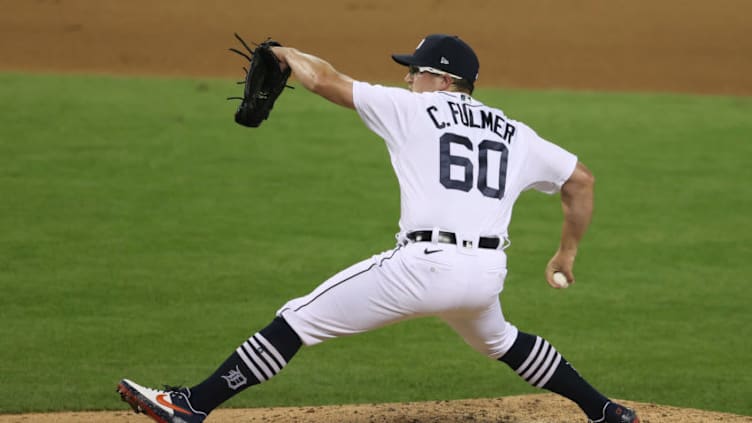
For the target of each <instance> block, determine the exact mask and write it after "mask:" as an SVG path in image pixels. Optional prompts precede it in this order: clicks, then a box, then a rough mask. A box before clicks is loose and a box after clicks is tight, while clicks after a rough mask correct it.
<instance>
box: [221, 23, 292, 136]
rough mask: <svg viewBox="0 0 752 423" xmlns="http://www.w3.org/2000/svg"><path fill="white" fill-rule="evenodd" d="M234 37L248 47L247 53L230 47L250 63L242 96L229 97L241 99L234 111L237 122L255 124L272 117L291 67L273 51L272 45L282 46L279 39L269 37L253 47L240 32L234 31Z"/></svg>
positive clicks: (257, 124) (255, 125) (251, 125)
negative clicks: (271, 113) (241, 36)
mask: <svg viewBox="0 0 752 423" xmlns="http://www.w3.org/2000/svg"><path fill="white" fill-rule="evenodd" d="M235 38H237V39H238V40H239V41H240V43H241V44H242V45H243V47H245V49H246V51H247V53H245V52H242V51H240V50H238V49H235V48H231V49H230V51H232V52H235V53H237V54H239V55H241V56H243V57H245V58H246V59H248V61H249V62H250V66H249V69H247V70H246V74H245V80H244V81H242V82H241V83H243V84H245V89H244V90H243V97H230V98H229V99H240V100H241V103H240V105H239V106H238V109H237V111H236V112H235V122H237V123H238V124H240V125H243V126H248V127H251V128H256V127H258V126H259V125H261V123H262V122H263V121H264V120H266V119H267V118H268V117H269V113H270V112H271V110H272V107H274V102H275V101H277V98H278V97H279V96H280V95H281V94H282V90H284V89H285V87H286V86H287V79H288V78H289V77H290V73H291V70H290V68H289V67H288V66H287V65H286V64H283V63H281V62H280V61H279V59H278V58H277V56H276V55H275V54H274V53H273V52H272V48H273V47H276V46H280V44H279V43H278V42H276V41H274V40H272V39H268V40H266V41H264V42H263V43H261V44H259V45H257V47H256V48H255V49H253V50H251V48H250V47H248V45H247V44H246V43H245V41H243V39H242V38H240V36H239V35H238V34H235ZM243 69H244V70H245V68H243Z"/></svg>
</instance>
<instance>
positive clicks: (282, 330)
mask: <svg viewBox="0 0 752 423" xmlns="http://www.w3.org/2000/svg"><path fill="white" fill-rule="evenodd" d="M301 345H302V343H301V341H300V338H299V337H298V335H297V334H296V333H295V332H294V331H293V330H292V328H291V327H290V325H288V324H287V322H286V321H285V319H283V318H282V317H277V318H275V319H274V320H273V321H272V322H271V323H270V324H269V326H267V327H265V328H264V329H261V330H260V331H259V332H258V333H256V334H254V335H253V336H251V337H250V338H248V340H247V341H245V342H243V343H242V344H241V345H240V346H239V347H238V348H237V349H236V350H235V352H233V353H232V354H230V356H229V357H228V358H227V360H225V362H224V363H222V365H220V366H219V368H218V369H217V370H216V371H215V372H214V373H213V374H212V375H211V376H209V377H208V378H207V379H206V380H204V381H203V382H201V383H200V384H198V385H196V386H194V387H192V388H191V397H190V401H191V405H193V408H195V409H196V410H200V411H203V412H205V413H209V412H210V411H211V410H213V409H215V408H217V407H218V406H219V405H220V404H222V403H223V402H225V401H227V400H228V399H230V398H231V397H233V396H234V395H236V394H237V393H238V392H241V391H243V390H245V389H246V388H249V387H251V386H253V385H257V384H259V383H261V382H264V381H266V380H268V379H271V378H272V377H273V376H274V375H276V374H277V373H279V372H280V370H282V368H283V367H285V366H286V365H287V363H288V362H289V361H290V360H291V359H292V357H293V356H294V355H295V353H297V352H298V350H299V349H300V347H301Z"/></svg>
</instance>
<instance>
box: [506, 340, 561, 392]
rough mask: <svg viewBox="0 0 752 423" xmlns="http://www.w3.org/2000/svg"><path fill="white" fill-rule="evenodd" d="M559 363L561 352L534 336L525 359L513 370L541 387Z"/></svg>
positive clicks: (549, 378)
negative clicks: (533, 343) (531, 346)
mask: <svg viewBox="0 0 752 423" xmlns="http://www.w3.org/2000/svg"><path fill="white" fill-rule="evenodd" d="M559 363H561V354H559V352H558V351H556V348H554V346H553V345H551V344H549V343H548V341H546V340H545V339H543V338H541V337H540V336H536V338H535V345H533V349H532V350H531V351H530V354H529V355H528V356H527V358H526V359H525V361H524V362H523V363H522V365H520V367H518V368H517V370H515V371H516V372H517V374H518V375H520V377H522V378H523V379H525V381H527V383H529V384H531V385H533V386H535V387H537V388H542V387H543V386H545V385H546V384H547V383H548V381H549V380H551V378H552V377H553V375H554V373H555V372H556V369H557V367H558V366H559Z"/></svg>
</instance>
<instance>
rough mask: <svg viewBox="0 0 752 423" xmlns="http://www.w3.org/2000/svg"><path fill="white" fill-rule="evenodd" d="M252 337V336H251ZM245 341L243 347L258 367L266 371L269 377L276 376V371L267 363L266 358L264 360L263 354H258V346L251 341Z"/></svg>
mask: <svg viewBox="0 0 752 423" xmlns="http://www.w3.org/2000/svg"><path fill="white" fill-rule="evenodd" d="M251 339H252V338H251ZM251 339H249V340H248V341H246V342H244V343H243V347H244V348H245V351H246V352H247V353H248V356H249V357H250V358H251V360H252V361H253V362H254V363H256V365H257V366H258V369H259V370H260V371H261V372H263V373H264V375H265V376H266V378H267V379H271V378H272V376H274V375H275V374H276V373H275V372H274V371H273V370H272V369H270V368H269V366H268V365H267V363H266V360H264V359H263V358H262V357H261V355H259V354H258V352H257V351H256V347H254V346H253V344H251V343H250V342H249V341H251Z"/></svg>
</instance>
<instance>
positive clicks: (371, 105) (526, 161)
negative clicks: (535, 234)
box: [353, 82, 577, 237]
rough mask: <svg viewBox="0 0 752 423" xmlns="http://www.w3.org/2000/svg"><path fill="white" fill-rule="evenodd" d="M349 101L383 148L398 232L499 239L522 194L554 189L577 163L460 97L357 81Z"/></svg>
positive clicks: (524, 127) (500, 114) (501, 115)
mask: <svg viewBox="0 0 752 423" xmlns="http://www.w3.org/2000/svg"><path fill="white" fill-rule="evenodd" d="M353 97H354V100H355V107H356V109H357V111H358V113H359V114H360V117H361V118H362V119H363V121H364V122H365V124H366V125H367V126H368V127H369V128H370V129H371V130H373V131H374V132H375V133H376V134H378V135H379V136H381V137H382V138H383V139H384V140H385V141H386V144H387V147H388V148H389V153H390V155H391V159H392V166H393V167H394V171H395V172H396V174H397V178H398V180H399V185H400V189H401V193H400V194H401V218H400V229H401V230H402V231H410V230H416V229H426V228H428V229H431V228H433V227H439V228H441V229H442V230H447V231H450V232H457V233H468V234H478V235H481V236H492V235H495V236H502V237H505V236H506V235H507V227H508V226H509V221H510V219H511V217H512V206H513V205H514V202H515V201H516V200H517V197H518V196H519V195H520V193H521V192H522V191H524V190H526V189H530V188H534V189H537V190H539V191H542V192H546V193H555V192H558V190H559V188H561V185H562V184H563V183H564V182H565V181H566V180H567V179H568V178H569V176H570V175H571V174H572V172H573V171H574V167H575V165H576V164H577V157H576V156H574V155H573V154H571V153H569V152H567V151H565V150H563V149H562V148H561V147H558V146H556V145H554V144H552V143H550V142H548V141H546V140H544V139H542V138H540V137H539V136H538V135H537V134H536V133H535V132H534V131H533V130H532V129H530V128H529V127H528V126H527V125H525V124H523V123H521V122H517V121H514V120H512V119H509V118H507V117H506V116H505V115H504V113H503V112H502V111H501V110H499V109H494V108H491V107H488V106H485V105H484V104H482V103H480V102H479V101H477V100H475V99H473V98H472V97H470V96H468V95H466V94H461V93H454V92H445V91H441V92H431V93H422V94H415V93H412V92H410V91H407V90H404V89H400V88H388V87H382V86H375V85H370V84H367V83H363V82H356V83H355V84H354V86H353Z"/></svg>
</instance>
